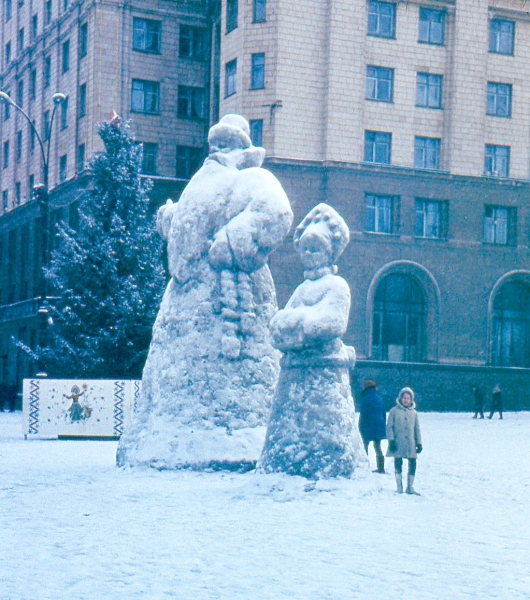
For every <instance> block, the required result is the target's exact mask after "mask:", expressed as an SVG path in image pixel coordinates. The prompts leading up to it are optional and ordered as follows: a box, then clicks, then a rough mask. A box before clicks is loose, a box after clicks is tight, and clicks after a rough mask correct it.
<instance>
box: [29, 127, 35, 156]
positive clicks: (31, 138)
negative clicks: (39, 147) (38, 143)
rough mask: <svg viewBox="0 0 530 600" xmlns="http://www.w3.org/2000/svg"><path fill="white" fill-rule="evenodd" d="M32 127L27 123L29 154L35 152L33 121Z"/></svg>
mask: <svg viewBox="0 0 530 600" xmlns="http://www.w3.org/2000/svg"><path fill="white" fill-rule="evenodd" d="M32 123H33V127H32V126H31V125H30V124H29V123H28V132H29V149H30V152H33V150H35V129H34V127H35V121H32Z"/></svg>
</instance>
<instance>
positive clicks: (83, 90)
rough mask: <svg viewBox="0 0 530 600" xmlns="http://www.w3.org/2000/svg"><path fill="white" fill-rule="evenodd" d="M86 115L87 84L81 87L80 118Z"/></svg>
mask: <svg viewBox="0 0 530 600" xmlns="http://www.w3.org/2000/svg"><path fill="white" fill-rule="evenodd" d="M85 115H86V83H82V84H81V85H80V86H79V118H81V117H84V116H85Z"/></svg>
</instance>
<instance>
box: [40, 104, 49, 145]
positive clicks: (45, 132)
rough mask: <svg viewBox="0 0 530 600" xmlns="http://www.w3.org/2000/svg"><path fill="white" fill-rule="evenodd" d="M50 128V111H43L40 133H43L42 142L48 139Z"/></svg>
mask: <svg viewBox="0 0 530 600" xmlns="http://www.w3.org/2000/svg"><path fill="white" fill-rule="evenodd" d="M50 128H51V123H50V111H49V110H47V111H45V113H44V115H43V126H42V130H43V131H42V133H43V138H44V141H46V140H48V139H49V138H50Z"/></svg>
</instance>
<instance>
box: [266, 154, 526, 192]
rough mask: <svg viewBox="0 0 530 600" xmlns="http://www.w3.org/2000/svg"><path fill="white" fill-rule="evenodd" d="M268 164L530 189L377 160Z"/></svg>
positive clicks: (522, 182) (519, 182)
mask: <svg viewBox="0 0 530 600" xmlns="http://www.w3.org/2000/svg"><path fill="white" fill-rule="evenodd" d="M264 166H276V167H300V168H306V169H314V170H328V171H332V170H346V171H357V172H363V173H377V174H379V175H383V176H392V177H395V176H397V177H402V178H407V179H408V178H414V179H418V178H421V179H426V180H432V179H436V180H438V181H447V182H457V183H459V184H461V185H463V184H466V185H469V184H471V185H487V186H492V185H495V186H498V187H521V188H525V187H526V188H529V189H530V179H515V178H498V177H488V176H473V175H459V174H455V173H451V172H450V171H439V170H432V169H413V168H409V167H399V166H396V165H382V164H373V163H365V162H361V163H353V162H342V161H324V160H305V159H297V158H285V157H277V156H272V157H269V158H266V159H265V161H264Z"/></svg>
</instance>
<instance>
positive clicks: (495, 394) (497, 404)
mask: <svg viewBox="0 0 530 600" xmlns="http://www.w3.org/2000/svg"><path fill="white" fill-rule="evenodd" d="M496 411H499V419H502V397H501V388H500V387H499V384H497V385H496V386H495V387H494V388H493V391H492V393H491V411H490V414H489V416H488V419H491V417H493V415H494V413H495V412H496Z"/></svg>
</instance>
